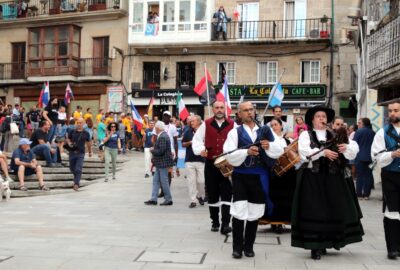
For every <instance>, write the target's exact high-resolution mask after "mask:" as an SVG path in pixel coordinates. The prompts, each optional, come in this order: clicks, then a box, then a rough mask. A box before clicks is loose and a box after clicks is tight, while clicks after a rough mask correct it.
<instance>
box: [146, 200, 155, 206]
mask: <svg viewBox="0 0 400 270" xmlns="http://www.w3.org/2000/svg"><path fill="white" fill-rule="evenodd" d="M144 204H145V205H157V202H156V201H152V200H148V201H145V202H144Z"/></svg>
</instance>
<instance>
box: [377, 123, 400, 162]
mask: <svg viewBox="0 0 400 270" xmlns="http://www.w3.org/2000/svg"><path fill="white" fill-rule="evenodd" d="M394 128H395V130H396V132H397V134H400V127H395V126H394ZM384 149H386V143H385V130H384V129H383V128H381V129H380V130H379V131H378V132H377V133H376V134H375V137H374V141H373V142H372V147H371V157H372V160H375V159H376V161H377V162H378V165H379V167H381V168H383V167H386V166H388V165H390V163H392V162H393V158H392V151H390V152H383V153H380V154H378V155H376V154H377V153H378V152H380V151H382V150H384Z"/></svg>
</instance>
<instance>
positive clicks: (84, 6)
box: [0, 0, 121, 22]
mask: <svg viewBox="0 0 400 270" xmlns="http://www.w3.org/2000/svg"><path fill="white" fill-rule="evenodd" d="M120 3H121V1H120V0H0V22H2V21H3V22H4V21H10V20H19V19H29V18H40V17H47V16H52V15H58V14H70V15H72V14H75V15H77V14H83V13H93V12H95V11H107V10H119V9H120V8H121V5H120Z"/></svg>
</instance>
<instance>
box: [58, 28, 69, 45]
mask: <svg viewBox="0 0 400 270" xmlns="http://www.w3.org/2000/svg"><path fill="white" fill-rule="evenodd" d="M68 41H69V27H67V26H63V27H59V28H58V42H68Z"/></svg>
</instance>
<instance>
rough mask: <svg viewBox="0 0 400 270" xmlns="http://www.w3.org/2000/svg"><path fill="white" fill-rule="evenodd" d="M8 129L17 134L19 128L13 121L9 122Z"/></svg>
mask: <svg viewBox="0 0 400 270" xmlns="http://www.w3.org/2000/svg"><path fill="white" fill-rule="evenodd" d="M10 131H11V134H19V128H18V126H17V124H16V123H14V122H11V123H10Z"/></svg>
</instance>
